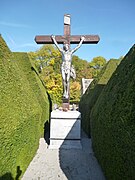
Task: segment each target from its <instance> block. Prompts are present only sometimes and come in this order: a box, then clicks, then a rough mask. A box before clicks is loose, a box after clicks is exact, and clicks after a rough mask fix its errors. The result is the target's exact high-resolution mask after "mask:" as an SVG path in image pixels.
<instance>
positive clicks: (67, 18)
mask: <svg viewBox="0 0 135 180" xmlns="http://www.w3.org/2000/svg"><path fill="white" fill-rule="evenodd" d="M64 36H65V41H64V43H66V44H68V45H69V47H70V14H65V15H64Z"/></svg>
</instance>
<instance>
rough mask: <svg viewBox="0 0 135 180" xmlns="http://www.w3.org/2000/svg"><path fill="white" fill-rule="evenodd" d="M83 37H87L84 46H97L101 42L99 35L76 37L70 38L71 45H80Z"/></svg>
mask: <svg viewBox="0 0 135 180" xmlns="http://www.w3.org/2000/svg"><path fill="white" fill-rule="evenodd" d="M81 36H83V37H85V40H84V41H83V44H97V43H98V42H99V40H100V38H99V36H98V35H74V36H71V37H70V43H71V44H78V43H79V42H80V40H81Z"/></svg>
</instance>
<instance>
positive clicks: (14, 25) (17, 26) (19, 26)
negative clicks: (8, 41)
mask: <svg viewBox="0 0 135 180" xmlns="http://www.w3.org/2000/svg"><path fill="white" fill-rule="evenodd" d="M0 25H3V26H9V27H16V28H29V27H30V26H28V25H25V24H19V23H10V22H4V21H0Z"/></svg>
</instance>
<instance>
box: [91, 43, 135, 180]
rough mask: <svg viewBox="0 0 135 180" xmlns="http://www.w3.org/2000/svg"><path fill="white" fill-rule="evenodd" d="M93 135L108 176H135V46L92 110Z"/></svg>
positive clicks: (121, 177) (98, 156) (124, 178)
mask: <svg viewBox="0 0 135 180" xmlns="http://www.w3.org/2000/svg"><path fill="white" fill-rule="evenodd" d="M91 134H92V142H93V148H94V152H95V154H96V157H97V158H98V160H99V162H100V164H101V166H102V168H103V170H104V173H105V176H106V177H107V179H109V180H116V179H122V180H129V179H130V180H133V179H135V45H134V46H133V47H132V48H131V50H130V51H129V53H128V54H127V55H126V56H125V57H124V59H123V60H122V62H121V64H120V65H119V66H118V68H117V70H116V71H115V73H114V74H113V76H112V77H111V79H110V80H109V82H108V84H107V86H106V87H105V88H104V89H103V91H102V93H101V95H100V97H99V98H98V100H97V102H96V104H95V106H94V108H93V109H92V112H91Z"/></svg>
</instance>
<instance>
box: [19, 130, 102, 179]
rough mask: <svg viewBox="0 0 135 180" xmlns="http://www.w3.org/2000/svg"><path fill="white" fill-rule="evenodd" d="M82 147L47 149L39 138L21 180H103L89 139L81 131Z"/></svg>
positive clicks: (45, 144) (46, 145)
mask: <svg viewBox="0 0 135 180" xmlns="http://www.w3.org/2000/svg"><path fill="white" fill-rule="evenodd" d="M81 144H82V149H81V150H80V149H53V150H52V149H48V144H47V143H46V142H45V140H44V139H43V138H41V139H40V142H39V149H38V151H37V153H36V155H35V157H34V158H33V160H32V161H31V163H30V165H29V167H28V168H27V170H26V172H25V174H24V176H23V177H22V180H105V177H104V175H103V173H102V170H101V168H100V166H99V164H98V162H97V160H96V158H95V156H94V153H93V151H92V147H91V140H90V139H89V138H88V137H87V136H86V135H85V134H84V133H82V140H81Z"/></svg>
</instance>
